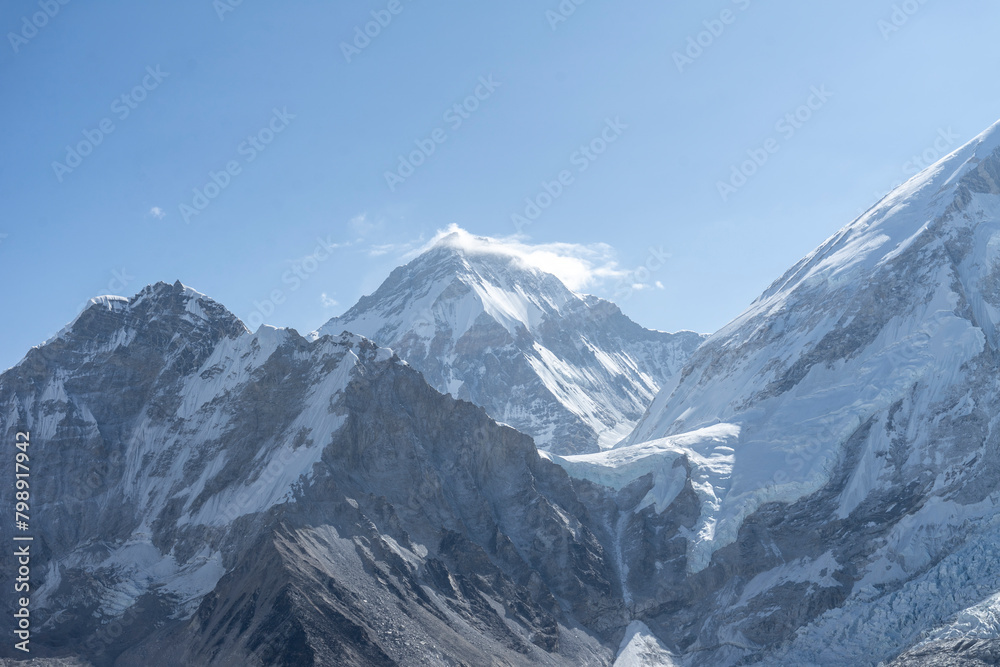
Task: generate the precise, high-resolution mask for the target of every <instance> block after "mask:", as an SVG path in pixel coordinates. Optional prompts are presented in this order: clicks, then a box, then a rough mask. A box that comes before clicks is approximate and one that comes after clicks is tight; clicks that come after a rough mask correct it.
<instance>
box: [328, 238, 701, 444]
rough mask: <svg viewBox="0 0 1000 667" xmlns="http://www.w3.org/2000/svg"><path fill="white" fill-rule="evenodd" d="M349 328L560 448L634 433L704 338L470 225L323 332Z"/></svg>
mask: <svg viewBox="0 0 1000 667" xmlns="http://www.w3.org/2000/svg"><path fill="white" fill-rule="evenodd" d="M343 331H350V332H352V333H356V334H359V335H363V336H365V337H367V338H370V339H371V340H373V341H375V342H376V343H377V344H379V345H383V346H385V347H389V348H391V349H393V350H394V351H395V352H396V353H397V354H399V356H400V357H401V358H403V359H405V360H406V361H407V362H409V363H410V364H412V365H413V367H414V368H416V369H417V370H419V371H421V372H422V373H423V374H424V377H425V378H426V379H427V381H428V382H429V383H430V384H431V385H432V386H433V387H435V388H436V389H438V390H439V391H441V392H447V393H451V394H452V395H453V396H455V397H456V398H460V399H464V400H467V401H470V402H472V403H475V404H476V405H480V406H482V407H484V408H485V409H486V411H487V412H488V413H489V414H490V416H492V417H493V418H494V419H496V420H498V421H501V422H504V423H507V424H510V425H511V426H513V427H514V428H516V429H518V430H519V431H521V432H523V433H527V434H528V435H530V436H532V437H533V438H534V439H535V443H536V444H537V445H538V446H539V447H540V448H543V449H547V450H550V451H552V452H555V453H562V454H572V453H585V452H597V451H600V450H601V449H607V448H609V447H611V446H613V445H614V444H615V443H617V442H618V441H619V440H621V439H622V438H623V437H625V436H626V435H627V434H628V432H629V431H630V430H631V428H632V427H633V426H634V425H635V423H636V422H637V421H638V419H639V418H640V417H641V416H642V414H643V411H644V410H645V409H646V407H647V406H648V405H649V403H650V401H652V399H653V397H654V396H655V395H656V392H657V391H658V390H659V389H660V387H661V386H663V385H664V384H665V383H666V382H667V381H669V380H670V378H671V377H673V375H674V374H675V373H676V372H677V370H679V369H680V367H681V365H682V364H683V363H684V362H685V361H686V360H687V358H688V357H689V356H690V355H691V353H692V352H693V351H694V350H695V348H697V347H698V345H699V344H700V343H701V341H702V340H703V338H704V337H703V336H701V335H699V334H696V333H693V332H690V331H685V332H680V333H676V334H669V333H663V332H660V331H650V330H647V329H644V328H642V327H640V326H639V325H638V324H636V323H635V322H633V321H631V320H630V319H628V318H627V317H626V316H625V315H624V314H622V312H621V310H619V308H618V307H617V306H615V305H614V304H613V303H610V302H608V301H605V300H603V299H599V298H597V297H593V296H582V295H579V294H576V293H574V292H572V291H570V290H569V289H567V288H566V286H565V285H564V284H563V283H562V282H560V280H559V279H558V278H557V277H556V276H554V275H552V274H551V273H547V272H544V271H542V270H540V269H538V268H535V267H533V266H530V265H529V264H527V263H526V262H525V261H523V260H522V259H521V258H519V257H517V256H516V255H514V254H512V253H510V252H509V251H506V250H505V249H504V247H503V246H502V245H501V244H499V243H496V242H491V241H490V240H489V239H485V238H481V237H471V236H470V235H469V234H467V233H465V232H453V233H451V234H448V235H447V236H444V237H443V238H441V239H440V240H439V241H438V242H437V243H436V244H434V245H433V246H432V247H431V248H430V249H429V250H427V251H426V252H424V253H423V254H421V255H420V256H419V257H417V258H416V259H414V260H413V261H411V262H410V263H408V264H406V265H405V266H401V267H399V268H397V269H395V270H394V271H393V272H392V273H391V274H390V276H389V277H388V279H387V280H386V281H385V282H384V283H383V284H382V285H381V286H380V287H379V288H378V290H376V291H375V292H374V293H373V294H371V295H369V296H365V297H363V298H362V299H361V300H360V301H358V303H357V304H356V305H355V306H354V307H352V308H351V309H350V310H348V311H347V312H346V313H344V315H342V316H340V317H335V318H333V319H332V320H330V321H329V322H327V323H326V324H325V325H323V327H321V328H320V329H319V331H318V332H317V333H316V334H314V335H324V334H330V335H336V334H340V333H341V332H343Z"/></svg>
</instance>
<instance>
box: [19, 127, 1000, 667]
mask: <svg viewBox="0 0 1000 667" xmlns="http://www.w3.org/2000/svg"><path fill="white" fill-rule="evenodd" d="M488 245H489V244H485V247H484V244H483V243H481V242H479V241H477V242H476V244H474V248H472V249H473V250H475V252H472V251H471V250H470V245H469V239H468V238H462V237H461V236H460V237H459V238H455V239H450V240H449V239H447V238H446V239H443V242H442V243H441V244H438V245H436V246H435V247H434V248H432V249H431V250H430V251H428V252H427V253H426V254H425V255H423V256H421V257H418V258H417V259H416V260H414V261H413V262H411V263H410V264H408V265H407V266H404V267H400V268H399V269H397V270H396V271H395V272H393V274H392V275H391V276H390V277H389V279H388V280H387V281H386V283H385V284H383V286H382V287H381V288H379V290H378V291H376V292H375V293H374V294H373V295H371V296H369V297H365V298H364V299H362V300H361V301H360V302H359V303H358V304H357V305H356V306H355V307H354V308H352V309H351V310H350V311H348V313H346V314H345V315H344V316H343V317H341V318H337V319H335V320H334V321H332V322H331V323H330V324H328V325H327V326H325V327H323V328H322V329H321V330H320V331H319V332H317V333H315V334H311V335H309V336H306V337H303V336H300V335H299V334H298V333H297V332H295V331H293V330H290V329H274V328H272V327H267V326H264V327H261V328H260V329H259V330H258V331H257V332H255V333H251V332H249V331H247V330H246V328H245V327H244V326H243V324H242V323H241V322H240V321H239V320H238V319H237V318H236V317H234V316H233V315H232V314H230V313H229V312H228V311H227V310H226V309H225V308H223V307H222V306H221V305H219V304H217V303H215V302H214V301H212V300H211V299H209V298H208V297H206V296H204V295H201V294H198V293H197V292H195V291H194V290H191V289H189V288H186V287H184V286H183V285H181V284H179V283H178V284H175V285H167V284H162V283H161V284H157V285H153V286H150V287H147V288H146V289H144V290H143V291H142V292H140V293H139V294H137V295H135V296H134V297H132V298H130V299H126V298H122V297H104V298H100V299H95V300H94V301H93V302H92V303H91V304H90V306H89V307H88V308H87V309H85V310H84V312H83V313H82V314H81V315H80V316H79V317H78V318H77V319H76V320H75V321H74V322H73V323H72V324H70V325H69V326H68V327H66V329H64V330H63V331H62V332H61V333H60V334H58V335H57V336H56V337H54V338H53V339H52V340H50V341H48V342H46V343H45V344H43V345H41V346H39V347H37V348H34V349H32V350H31V351H30V352H29V353H28V355H27V356H26V357H25V358H24V360H23V361H22V362H21V363H20V364H19V365H18V366H16V367H14V368H12V369H10V370H8V371H6V372H5V373H4V374H3V375H0V419H2V430H3V437H4V438H6V441H8V442H11V443H13V442H14V439H15V433H16V432H17V431H23V430H30V432H31V445H30V447H31V452H32V455H31V456H32V463H31V465H32V485H33V486H32V495H33V498H34V500H33V503H34V504H33V508H32V516H33V529H34V530H36V532H35V534H34V536H35V541H34V542H33V545H32V549H33V552H32V572H33V578H32V586H33V590H32V591H31V594H32V607H31V609H32V614H34V616H33V619H34V625H33V626H32V627H33V628H34V630H35V634H34V635H33V640H32V648H33V651H37V652H36V653H34V654H33V655H35V656H36V657H47V656H54V657H58V658H60V659H64V660H68V661H76V662H77V663H80V664H93V665H152V666H159V665H241V666H242V665H393V664H395V665H419V664H426V665H459V664H467V665H494V664H498V665H612V664H614V665H615V666H616V667H635V666H645V667H652V666H654V665H681V664H683V665H689V666H691V667H702V666H705V667H709V666H711V667H717V666H721V667H728V666H736V665H844V664H847V665H872V666H874V665H878V664H880V663H885V664H886V665H893V667H896V666H899V667H904V666H905V667H910V666H911V665H918V664H919V665H925V664H926V665H949V666H950V665H985V664H995V663H996V661H997V658H996V655H997V652H996V651H997V648H996V647H997V645H998V644H1000V602H998V600H1000V519H998V518H997V513H996V507H997V506H998V504H1000V426H998V424H1000V418H998V416H997V406H998V405H1000V353H998V345H1000V339H998V329H997V326H998V323H1000V128H998V127H994V128H991V129H990V130H988V131H987V132H986V133H984V134H983V135H981V136H979V137H977V138H976V139H975V140H973V141H972V142H970V143H969V144H968V145H966V146H964V147H962V148H960V149H959V150H957V151H955V152H954V153H953V154H951V155H949V156H947V157H946V158H944V159H943V160H942V161H940V162H939V163H937V164H936V165H934V166H932V167H930V168H929V169H927V170H926V171H924V172H922V173H921V174H919V175H918V176H916V177H914V178H913V179H911V180H910V181H909V182H907V183H906V184H904V185H903V186H901V187H900V188H898V189H897V190H895V191H894V192H892V193H891V194H889V195H888V196H886V197H885V198H884V199H883V200H882V201H880V202H879V203H878V204H877V205H876V206H875V207H873V208H872V209H871V210H870V211H868V212H867V213H866V214H864V215H863V216H861V217H860V218H859V219H857V220H855V221H854V222H852V223H851V224H850V225H848V226H847V227H845V228H844V229H842V230H841V231H840V232H838V233H837V234H836V235H834V236H833V237H832V238H831V239H829V240H828V241H827V242H826V243H824V244H823V245H822V246H820V248H818V249H817V250H816V251H815V252H813V253H811V254H810V255H809V256H807V257H806V258H804V259H803V260H802V261H801V262H799V263H798V264H796V265H795V266H794V267H792V268H791V269H790V270H789V271H788V272H787V273H786V274H785V275H784V276H782V277H781V278H780V279H779V280H777V281H776V282H775V283H774V284H773V285H772V286H771V287H770V288H768V290H766V291H765V293H764V294H763V295H761V297H760V298H759V299H757V300H756V301H755V302H754V303H753V304H751V305H750V307H749V308H748V309H747V311H746V312H745V313H743V314H742V315H741V316H740V317H738V318H737V319H736V320H734V321H733V322H732V323H730V324H729V325H727V326H726V327H724V328H723V329H722V330H721V331H719V332H718V333H716V334H714V335H713V336H712V337H710V338H708V339H707V340H704V341H703V340H702V337H700V336H697V335H696V334H687V333H681V334H676V335H673V336H671V335H670V334H660V333H658V332H649V331H646V330H644V329H641V327H638V325H635V324H634V323H631V322H629V321H628V320H627V319H625V318H624V316H623V315H622V314H621V312H620V311H619V310H618V309H617V308H616V307H615V306H613V305H612V304H610V303H608V302H604V301H601V300H599V299H594V298H592V297H583V296H580V295H577V294H575V293H573V292H572V291H570V290H568V289H566V288H565V286H563V285H562V284H561V283H559V281H558V280H557V279H555V278H554V276H551V275H548V274H546V273H544V272H540V271H538V270H536V269H531V268H529V267H526V266H525V265H524V264H523V263H520V262H518V261H516V258H514V257H511V256H510V255H509V253H508V254H505V253H503V252H499V251H498V250H497V249H496V248H493V249H490V248H489V247H488ZM345 328H346V329H348V330H351V329H352V328H353V329H354V333H342V331H341V329H345ZM359 332H360V333H362V334H368V335H370V336H371V337H373V338H374V339H375V340H374V341H373V340H369V338H364V337H362V336H361V335H357V334H358V333H359ZM379 342H388V343H391V344H392V345H394V346H395V347H394V348H393V350H395V351H393V350H390V349H387V348H386V347H379V345H378V343H379ZM442 392H448V393H442ZM449 394H451V395H449ZM463 399H468V400H463ZM476 404H478V405H476ZM479 406H482V407H479ZM495 420H500V421H504V422H507V423H509V424H511V425H512V426H506V425H502V424H498V423H497V422H496V421H495ZM518 420H520V421H518ZM514 427H517V428H519V429H521V430H520V431H519V430H515V428H514ZM629 429H631V432H629ZM522 431H523V432H522ZM529 436H534V437H535V441H533V440H532V437H529ZM619 440H620V441H619ZM536 442H537V443H539V444H542V445H544V447H543V448H542V449H541V450H540V449H538V448H536ZM616 443H617V444H616ZM12 494H13V487H12V486H11V485H0V503H3V506H5V507H11V506H13V500H14V498H13V496H12ZM13 530H14V527H13V526H12V525H11V524H10V523H9V522H0V539H2V540H4V541H5V542H6V543H7V544H12V541H11V540H12V537H13V536H12V534H11V533H12V531H13ZM5 553H6V554H7V555H6V556H5V561H4V562H5V563H6V564H5V565H4V570H3V571H4V573H5V576H8V577H9V576H11V575H9V573H12V572H14V571H15V568H14V567H13V565H12V556H11V555H10V553H8V552H6V551H5ZM13 583H14V582H13V581H12V580H10V579H8V581H6V582H4V583H3V585H4V586H7V587H8V590H12V589H13ZM11 620H12V619H11V618H10V616H7V617H5V620H4V621H3V623H4V624H5V625H4V628H3V629H2V631H3V632H4V633H6V636H8V637H10V636H13V635H12V633H11V630H12V624H11ZM11 646H12V642H10V643H7V644H0V652H2V655H4V656H10V655H11V652H12V651H13V650H14V649H13V648H11Z"/></svg>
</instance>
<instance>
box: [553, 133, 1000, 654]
mask: <svg viewBox="0 0 1000 667" xmlns="http://www.w3.org/2000/svg"><path fill="white" fill-rule="evenodd" d="M998 326H1000V125H996V126H994V127H992V128H990V129H989V130H987V131H986V132H985V133H983V134H982V135H980V136H979V137H977V138H976V139H974V140H973V141H972V142H970V143H968V144H967V145H965V146H963V147H962V148H960V149H958V150H956V151H955V152H954V153H952V154H951V155H949V156H947V157H945V158H944V159H942V160H941V161H939V162H938V163H937V164H935V165H933V166H932V167H930V168H928V169H927V170H925V171H923V172H922V173H920V174H919V175H917V176H915V177H914V178H912V179H911V180H909V181H908V182H907V183H905V184H903V185H902V186H900V187H899V188H897V189H896V190H894V191H893V192H891V193H890V194H889V195H887V196H886V197H885V198H883V199H882V200H881V201H880V202H878V203H877V204H876V205H875V206H874V207H873V208H872V209H871V210H869V211H868V212H866V213H865V214H864V215H862V216H861V217H860V218H858V219H857V220H855V221H854V222H852V223H851V224H850V225H848V226H847V227H845V228H843V229H842V230H841V231H839V232H838V233H837V234H835V235H834V236H833V237H832V238H830V239H829V240H828V241H826V242H825V243H824V244H822V245H821V246H820V247H819V248H818V249H817V250H816V251H814V252H813V253H811V254H810V255H808V256H807V257H805V258H804V259H802V260H801V261H800V262H798V263H797V264H796V265H795V266H794V267H792V268H791V269H790V270H789V271H788V272H787V273H786V274H785V275H784V276H782V277H781V278H780V279H779V280H777V281H775V282H774V283H773V284H772V285H771V286H770V287H769V288H768V289H767V290H766V291H765V292H764V294H763V295H761V296H760V298H758V299H757V300H756V301H755V302H754V303H753V304H752V305H751V306H750V307H749V308H748V310H747V311H746V312H744V313H743V314H742V315H741V316H740V317H738V318H737V319H736V320H734V321H733V322H732V323H730V324H729V325H728V326H726V327H724V328H723V329H722V330H720V331H719V332H718V333H716V334H714V335H713V336H712V337H710V338H709V339H708V340H707V341H706V342H705V343H704V344H703V345H702V346H701V347H700V348H699V349H698V350H697V351H696V352H695V353H694V355H693V356H692V358H691V359H690V361H689V362H688V363H687V364H686V365H685V367H684V369H683V370H682V371H681V372H680V373H678V374H676V375H675V378H674V380H673V381H672V382H671V383H670V384H668V385H667V386H665V387H664V388H663V389H662V390H661V392H660V394H659V395H658V396H657V398H656V400H655V401H654V402H653V404H652V405H651V407H650V408H649V410H648V412H647V414H646V415H645V416H644V417H643V419H642V420H641V421H640V423H639V424H638V425H637V426H636V428H635V430H634V431H633V433H632V434H631V435H630V436H629V438H628V439H626V440H625V441H624V442H623V443H622V444H621V446H620V447H618V448H616V449H614V450H611V451H609V452H605V453H603V454H594V455H590V456H580V457H569V458H568V459H567V460H564V461H563V463H564V465H565V466H566V467H567V468H568V469H569V470H571V471H572V472H573V474H575V475H578V476H581V477H587V478H590V479H593V480H598V481H602V483H604V484H606V485H609V486H616V487H622V486H624V485H627V484H629V483H630V482H632V481H633V480H639V479H642V478H643V476H647V475H650V474H651V475H652V478H653V479H654V480H655V484H654V486H653V487H652V488H651V489H650V491H649V492H648V494H647V496H646V497H645V498H644V499H643V500H642V502H640V503H638V504H637V505H636V510H635V511H636V512H637V515H636V516H637V518H636V519H632V520H630V521H628V522H625V523H623V526H622V529H621V535H622V546H621V548H622V549H623V550H624V551H625V552H626V553H632V554H634V555H633V557H632V559H631V561H632V563H633V564H632V566H631V569H630V570H629V571H630V577H633V576H634V580H632V584H633V586H635V587H636V590H639V588H638V587H639V586H640V585H642V584H644V587H643V589H642V596H643V598H644V600H643V602H641V603H638V602H637V604H646V605H648V606H650V607H651V608H666V607H673V608H677V609H683V610H684V611H683V612H681V613H679V614H677V615H667V616H665V617H662V618H660V619H658V622H653V621H652V620H651V619H645V618H643V619H640V620H644V621H645V622H646V623H647V625H648V626H649V627H650V629H652V630H653V631H654V632H657V633H659V632H660V631H663V632H665V633H666V634H665V635H664V634H660V635H659V636H660V637H661V638H664V639H665V638H667V637H669V636H670V635H673V637H671V639H672V640H673V641H674V642H676V644H677V645H685V646H690V648H689V649H688V650H689V651H697V652H698V654H699V655H700V656H702V657H701V658H700V659H699V661H697V662H698V664H713V665H731V664H758V663H757V662H756V661H757V660H758V659H760V658H761V656H762V655H763V654H762V652H761V647H764V646H770V647H777V646H779V645H781V644H783V643H784V646H783V647H782V648H781V649H780V650H779V651H778V652H777V653H776V654H771V655H770V657H769V658H768V659H767V660H765V661H764V662H762V663H760V664H769V665H770V664H783V665H784V664H789V665H791V664H796V665H799V664H852V665H872V664H875V663H877V662H878V661H879V660H887V661H888V660H891V659H892V658H893V657H894V656H896V655H897V654H898V653H899V651H900V650H902V649H904V648H906V647H908V646H911V645H914V644H916V645H915V646H913V649H912V650H913V651H914V653H912V655H913V656H914V657H913V661H912V662H910V661H909V658H907V659H905V660H904V662H902V663H900V664H942V665H944V664H948V665H951V664H956V665H957V664H986V663H985V662H982V663H981V662H978V661H974V660H973V653H975V655H980V656H981V655H985V654H984V653H983V650H985V649H989V651H994V654H995V648H996V646H997V645H1000V634H998V633H997V632H996V630H995V628H996V627H998V626H997V619H1000V603H998V602H997V597H996V594H997V593H998V591H1000V568H998V567H997V566H996V563H997V562H1000V561H998V559H1000V528H998V526H1000V524H998V522H997V519H996V507H997V505H998V503H1000V420H998V419H997V407H996V406H997V405H1000V382H998V380H997V378H998V377H1000V339H998ZM679 516H685V517H688V521H689V524H686V525H684V526H679V527H678V526H676V525H674V526H673V527H671V526H670V522H671V521H673V522H674V523H675V524H676V518H677V517H679ZM651 526H658V527H660V526H662V527H663V528H664V529H663V530H656V532H657V533H658V538H657V539H658V540H663V541H664V542H663V546H662V547H659V548H657V547H652V546H650V545H649V540H648V537H647V536H648V535H649V534H651V531H653V530H654V528H653V527H651ZM678 541H680V542H682V543H685V545H686V546H685V549H684V555H683V557H682V558H679V559H676V560H675V561H674V564H673V566H672V567H673V568H680V567H681V563H683V567H684V568H685V569H686V570H687V573H686V574H681V573H680V571H679V570H673V572H674V573H673V574H669V573H670V572H671V570H672V568H671V567H662V562H656V561H661V558H662V554H663V553H668V552H669V551H666V550H667V549H676V544H677V542H678ZM668 545H669V546H668ZM651 562H656V564H657V565H658V566H660V567H658V568H657V569H655V570H654V569H651V568H650V567H649V564H650V563H651ZM650 581H655V582H658V583H656V584H652V585H650V584H649V582H650ZM678 581H684V582H686V584H687V586H689V587H690V588H691V589H693V590H698V591H700V592H699V595H698V596H697V597H690V598H689V599H678V595H679V593H678V590H679V589H678V586H677V582H678ZM654 590H655V591H657V592H654ZM943 591H947V593H946V594H945V593H943ZM680 595H681V597H682V598H683V597H684V595H683V594H680ZM990 596H993V597H990ZM703 604H704V605H706V612H705V613H706V614H707V616H704V617H700V618H699V621H698V623H699V626H698V629H697V630H695V629H694V628H692V629H691V630H690V631H681V632H679V633H677V634H674V632H675V631H674V630H673V628H680V627H682V626H683V623H684V622H685V621H687V620H690V619H691V618H692V614H694V616H699V614H698V612H695V611H694V610H695V609H696V608H697V607H699V606H700V605H703ZM708 607H710V608H711V610H708ZM990 628H992V629H990ZM984 638H988V639H991V641H993V644H990V645H989V646H985V645H984V646H977V647H976V648H975V651H972V646H973V644H975V643H976V642H975V640H977V639H984ZM963 640H966V641H965V643H963ZM967 640H973V641H971V642H970V641H967ZM786 642H787V643H786ZM668 643H670V642H669V641H668ZM952 649H954V651H955V652H959V653H961V652H963V651H966V650H968V651H969V655H968V661H967V662H961V661H960V660H959V656H957V655H956V656H953V659H954V660H955V662H952V661H949V660H950V659H949V660H944V659H943V658H942V661H941V662H935V661H933V660H932V659H931V657H930V655H931V654H932V653H934V651H935V650H936V651H939V652H944V651H951V650H952ZM981 649H982V650H981ZM989 651H987V652H989ZM977 660H978V659H977Z"/></svg>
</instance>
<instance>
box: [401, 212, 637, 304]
mask: <svg viewBox="0 0 1000 667" xmlns="http://www.w3.org/2000/svg"><path fill="white" fill-rule="evenodd" d="M439 244H448V245H451V246H454V247H458V248H461V249H462V250H463V251H465V252H468V253H486V254H501V255H506V256H509V257H515V258H517V259H519V260H521V261H522V262H524V263H525V264H526V265H528V266H531V267H534V268H536V269H539V270H541V271H545V272H547V273H551V274H553V275H555V276H556V277H557V278H559V279H560V280H561V281H562V282H563V283H564V284H565V285H566V286H567V287H569V288H570V289H571V290H574V291H580V290H584V289H588V288H593V287H598V286H601V285H603V284H604V283H605V282H606V281H608V280H614V279H620V278H623V277H625V276H627V275H628V274H629V272H628V271H625V270H622V269H621V268H620V267H619V266H618V259H617V255H616V253H615V250H614V248H612V247H611V246H610V245H608V244H606V243H592V244H587V245H583V244H579V243H539V244H532V243H529V242H527V240H526V239H525V238H524V237H522V236H509V237H505V238H490V237H485V236H475V235H474V234H470V233H469V232H467V231H465V230H464V229H462V228H461V227H459V226H458V225H451V226H449V227H448V228H447V229H443V230H440V231H438V232H437V234H435V235H434V238H432V239H431V240H430V241H428V242H427V243H425V244H423V245H422V246H420V247H418V248H415V249H414V250H411V251H410V252H408V253H406V255H405V256H404V258H406V259H409V258H412V257H414V256H416V255H419V254H421V253H423V252H425V251H427V250H429V249H430V248H432V247H434V246H436V245H439Z"/></svg>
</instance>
